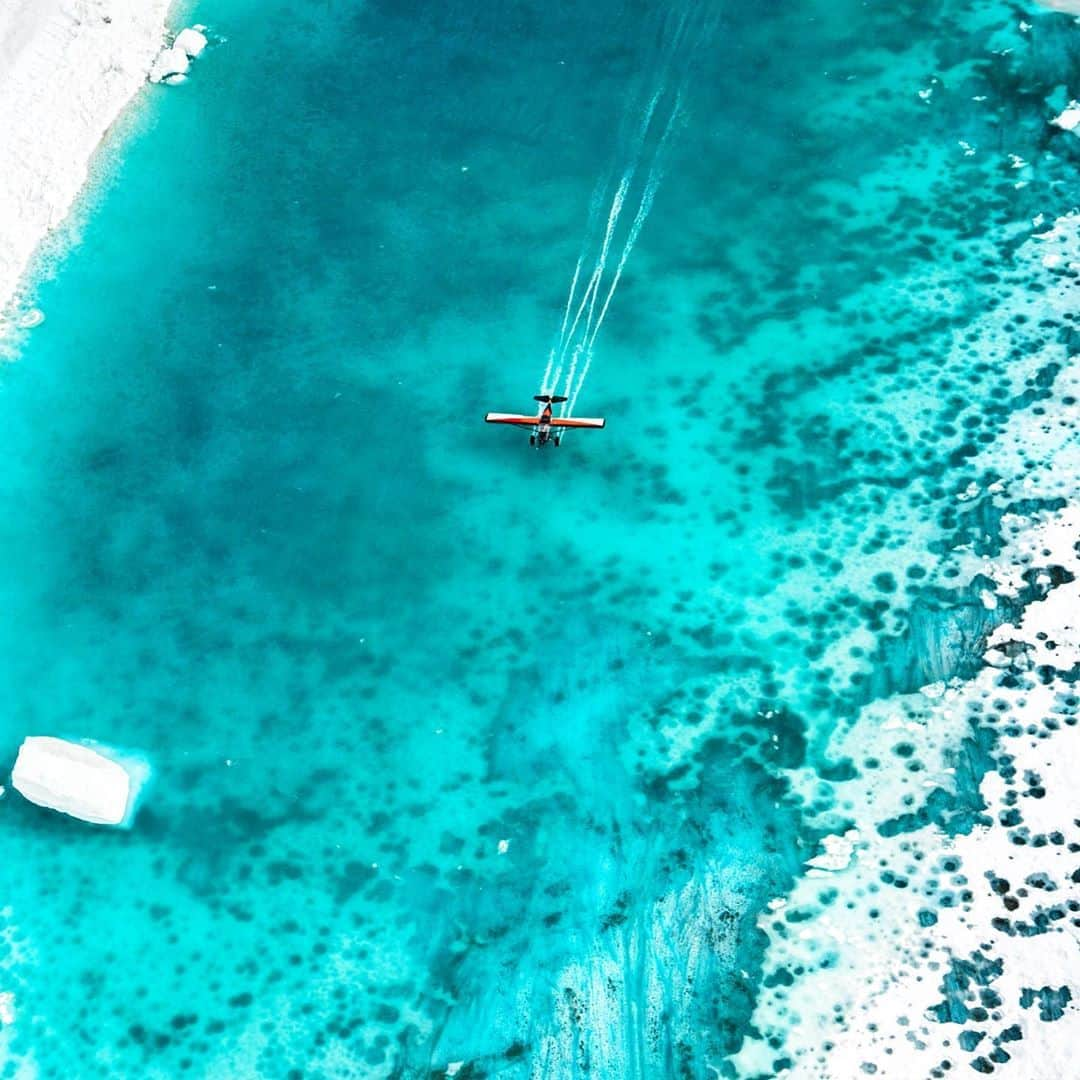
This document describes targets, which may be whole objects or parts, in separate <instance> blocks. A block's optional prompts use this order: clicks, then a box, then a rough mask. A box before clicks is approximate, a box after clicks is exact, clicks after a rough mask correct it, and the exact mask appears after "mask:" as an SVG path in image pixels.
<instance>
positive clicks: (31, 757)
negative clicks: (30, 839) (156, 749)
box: [11, 735, 149, 825]
mask: <svg viewBox="0 0 1080 1080" xmlns="http://www.w3.org/2000/svg"><path fill="white" fill-rule="evenodd" d="M148 775H149V769H148V767H147V766H146V765H145V763H140V762H138V761H135V760H126V759H121V758H120V757H119V756H118V755H117V756H114V755H113V753H112V752H111V751H110V750H109V749H108V748H107V747H100V748H93V747H90V746H86V745H84V744H82V743H77V742H69V741H68V740H66V739H57V738H53V737H52V736H50V735H31V736H29V737H27V738H26V739H24V740H23V744H22V746H20V747H19V755H18V757H17V758H16V760H15V767H14V769H12V771H11V784H12V787H14V788H15V790H16V791H18V792H19V794H20V795H22V797H23V798H24V799H28V800H29V801H30V802H32V803H36V804H37V805H38V806H44V807H46V808H47V809H49V810H58V811H60V813H62V814H69V815H70V816H71V817H75V818H79V819H80V820H81V821H88V822H90V823H91V824H94V825H129V824H130V823H131V818H132V817H133V816H134V810H135V801H136V799H137V797H138V794H139V789H140V788H141V787H142V785H143V783H144V782H145V780H146V779H147V776H148Z"/></svg>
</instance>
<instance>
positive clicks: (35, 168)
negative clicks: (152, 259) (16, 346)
mask: <svg viewBox="0 0 1080 1080" xmlns="http://www.w3.org/2000/svg"><path fill="white" fill-rule="evenodd" d="M169 2H170V0H13V2H10V3H6V4H3V5H0V131H2V132H3V133H4V137H3V139H2V140H0V207H2V208H3V212H2V213H0V311H2V310H3V309H4V308H6V307H7V306H8V304H9V303H10V301H11V299H12V296H13V294H14V292H15V288H16V285H17V284H18V281H19V278H20V276H21V275H22V273H23V270H24V269H25V267H26V264H27V262H28V261H29V259H30V257H31V255H32V254H33V253H34V250H35V249H36V248H37V246H38V244H39V243H40V242H41V240H42V238H43V237H44V236H45V235H46V234H47V233H48V232H49V231H50V230H51V229H53V228H55V227H56V226H57V225H58V224H59V223H60V222H61V221H62V220H63V219H64V217H65V216H66V215H67V213H68V211H69V209H70V208H71V205H72V203H73V201H74V199H75V197H76V196H77V195H78V193H79V190H80V188H81V187H82V186H83V184H84V183H85V181H86V177H87V166H88V162H89V160H90V158H91V156H92V155H93V153H94V150H95V148H96V147H97V145H98V143H99V142H100V141H101V138H102V136H103V135H104V134H105V132H106V131H107V129H108V128H109V126H110V125H111V124H112V123H113V121H114V120H115V119H116V117H117V115H118V114H119V113H120V111H121V109H122V108H123V107H124V105H125V104H126V103H127V102H128V101H129V100H130V99H131V97H132V96H133V95H134V94H135V93H136V91H137V90H138V89H139V87H140V86H142V85H143V84H144V82H145V81H146V77H147V73H148V72H149V70H150V66H151V64H152V63H153V61H154V57H155V56H156V54H157V53H158V52H159V50H160V48H161V41H162V37H163V34H164V18H165V14H166V11H167V10H168V8H169ZM2 330H3V323H2V322H0V331H2Z"/></svg>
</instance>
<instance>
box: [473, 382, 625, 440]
mask: <svg viewBox="0 0 1080 1080" xmlns="http://www.w3.org/2000/svg"><path fill="white" fill-rule="evenodd" d="M533 401H539V402H542V403H543V406H544V410H543V412H541V413H540V415H539V416H519V415H518V414H517V413H501V412H489V413H488V414H487V415H486V416H485V417H484V420H485V421H486V422H487V423H489V424H517V425H518V426H519V427H531V428H532V432H531V434H530V435H529V445H530V446H538V447H539V446H543V445H544V444H545V443H547V442H548V441H551V442H553V443H554V444H555V445H556V446H558V445H559V442H560V440H561V439H562V433H563V431H565V430H566V429H567V428H602V427H603V426H604V423H605V421H604V419H603V417H589V416H552V415H551V406H552V405H559V404H561V403H562V402H564V401H566V398H564V397H560V396H559V395H558V394H536V395H535V396H534V397H533Z"/></svg>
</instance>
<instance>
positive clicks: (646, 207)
mask: <svg viewBox="0 0 1080 1080" xmlns="http://www.w3.org/2000/svg"><path fill="white" fill-rule="evenodd" d="M679 107H680V99H679V98H678V97H676V99H675V104H674V106H673V107H672V110H671V115H670V116H669V117H668V122H667V125H666V126H665V128H664V133H663V134H662V135H661V136H660V141H659V143H657V147H656V153H655V155H654V157H653V163H652V168H651V169H650V170H649V177H648V180H647V181H646V183H645V189H644V191H643V192H642V196H641V202H640V203H639V204H638V209H637V213H636V214H635V215H634V220H633V222H632V223H631V225H630V231H629V232H628V233H627V236H626V242H625V243H624V244H623V249H622V254H621V255H620V256H619V261H618V263H617V264H616V267H615V274H614V275H613V277H612V279H611V285H610V286H609V287H608V291H607V296H605V297H604V303H603V305H602V306H601V308H600V316H599V318H598V319H597V320H596V325H595V326H593V327H592V331H591V333H589V332H588V331H587V332H586V337H585V341H584V345H583V348H582V352H583V354H584V356H585V366H584V367H583V368H582V370H581V376H580V378H579V379H578V381H577V384H576V385H574V387H573V389H572V390H568V392H567V396H568V397H569V399H570V400H569V401H568V402H567V403H566V405H565V406H564V407H563V412H562V414H561V415H563V416H573V415H574V406H575V405H576V404H577V399H578V395H579V394H580V393H581V389H582V387H583V386H584V385H585V380H586V378H587V377H588V375H589V368H590V367H591V366H592V358H593V349H594V346H595V345H596V338H597V335H598V334H599V333H600V327H601V326H603V325H604V319H605V318H607V313H608V308H609V307H610V306H611V300H612V297H613V296H614V295H615V290H616V289H617V288H618V287H619V281H620V279H621V278H622V274H623V270H624V269H625V268H626V263H627V260H628V259H629V258H630V252H631V251H633V249H634V245H635V244H636V243H637V240H638V237H639V236H640V235H641V229H642V227H643V226H644V224H645V220H646V218H648V216H649V211H651V210H652V206H653V201H654V200H655V198H656V192H657V189H658V188H659V187H660V181H661V179H662V178H663V172H662V169H661V166H660V161H661V158H662V155H663V151H664V147H665V144H666V143H667V141H668V138H669V137H670V135H671V132H672V130H673V129H674V127H675V121H676V119H677V118H678V115H679ZM568 385H569V380H568Z"/></svg>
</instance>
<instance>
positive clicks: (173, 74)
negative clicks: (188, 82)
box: [150, 45, 191, 83]
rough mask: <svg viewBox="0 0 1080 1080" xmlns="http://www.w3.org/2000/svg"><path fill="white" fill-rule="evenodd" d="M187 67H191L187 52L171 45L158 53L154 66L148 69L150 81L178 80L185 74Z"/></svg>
mask: <svg viewBox="0 0 1080 1080" xmlns="http://www.w3.org/2000/svg"><path fill="white" fill-rule="evenodd" d="M189 67H191V61H190V60H189V59H188V54H187V53H186V52H184V50H183V49H178V48H177V47H176V46H175V45H173V46H172V47H171V48H168V49H162V51H161V52H160V53H158V57H157V59H156V60H155V61H154V66H153V67H152V68H151V69H150V81H151V82H154V83H160V82H178V81H179V80H180V79H182V78H183V77H184V76H185V75H186V74H187V70H188V68H189Z"/></svg>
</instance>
